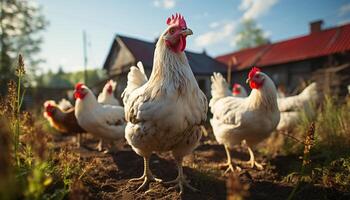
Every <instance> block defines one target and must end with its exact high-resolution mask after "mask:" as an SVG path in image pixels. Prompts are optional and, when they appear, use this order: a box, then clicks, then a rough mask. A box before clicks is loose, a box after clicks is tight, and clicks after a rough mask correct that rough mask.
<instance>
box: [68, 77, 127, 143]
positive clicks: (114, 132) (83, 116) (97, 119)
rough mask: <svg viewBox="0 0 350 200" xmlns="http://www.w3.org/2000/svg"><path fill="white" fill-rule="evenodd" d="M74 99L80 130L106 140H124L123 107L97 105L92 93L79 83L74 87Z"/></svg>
mask: <svg viewBox="0 0 350 200" xmlns="http://www.w3.org/2000/svg"><path fill="white" fill-rule="evenodd" d="M74 97H75V98H76V102H75V116H76V118H77V120H78V124H79V125H80V126H81V127H82V128H84V129H85V130H86V131H87V132H89V133H91V134H93V135H95V136H98V137H101V138H104V139H107V140H120V139H123V138H124V129H125V125H126V123H125V119H124V108H123V107H121V106H112V105H101V104H99V103H98V102H97V100H96V96H95V95H94V94H93V93H92V91H91V90H90V89H89V88H88V87H87V86H85V85H83V84H81V83H78V84H77V85H76V87H75V91H74Z"/></svg>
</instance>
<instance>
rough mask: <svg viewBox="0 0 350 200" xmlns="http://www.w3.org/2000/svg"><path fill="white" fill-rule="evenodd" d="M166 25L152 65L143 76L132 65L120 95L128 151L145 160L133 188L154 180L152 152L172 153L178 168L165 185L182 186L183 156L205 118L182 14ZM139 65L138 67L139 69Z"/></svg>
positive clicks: (191, 147) (193, 143)
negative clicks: (150, 164)
mask: <svg viewBox="0 0 350 200" xmlns="http://www.w3.org/2000/svg"><path fill="white" fill-rule="evenodd" d="M167 25H168V27H167V28H166V30H165V31H164V32H163V33H162V35H161V36H160V38H159V40H158V42H157V44H156V48H155V52H154V62H153V69H152V73H151V75H150V78H149V80H147V78H146V76H145V74H144V71H143V69H142V66H141V65H140V64H139V65H138V66H139V68H137V67H131V69H130V72H129V74H128V83H127V87H126V89H125V91H124V92H123V94H122V97H123V102H124V105H125V116H126V120H127V122H128V123H127V126H126V129H125V137H126V139H127V141H128V143H129V144H130V145H131V146H132V148H133V150H134V151H135V152H136V153H137V154H139V155H140V156H142V157H143V158H144V173H143V175H142V176H141V177H140V178H136V179H131V180H130V181H135V180H143V183H142V185H141V186H140V187H139V188H138V190H140V189H142V188H145V187H146V185H148V183H149V182H150V181H160V180H159V179H156V178H154V176H153V174H152V172H151V171H150V169H149V158H150V156H151V154H152V153H153V152H166V151H171V152H172V155H173V156H174V158H175V161H176V163H177V166H178V176H177V178H176V179H175V180H173V181H170V182H167V183H176V186H175V187H179V188H180V193H182V192H183V187H184V186H187V187H188V188H190V189H192V190H196V189H195V188H193V187H192V186H190V184H189V183H188V181H187V180H186V178H185V176H184V174H183V169H182V160H183V157H184V156H185V155H187V154H189V153H191V152H192V151H193V150H194V149H195V148H196V146H197V145H198V142H199V140H200V138H201V135H202V134H201V128H200V126H201V124H202V123H203V122H204V121H205V120H206V116H207V109H208V106H207V99H206V96H205V95H204V93H203V92H202V91H201V90H200V88H199V86H198V84H197V82H196V79H195V77H194V75H193V73H192V70H191V68H190V65H189V63H188V60H187V57H186V55H185V52H184V50H185V47H186V37H187V36H188V35H192V31H191V30H190V29H189V28H187V25H186V21H185V19H184V18H183V16H181V15H179V14H176V15H175V16H172V17H169V18H168V20H167ZM140 66H141V67H140Z"/></svg>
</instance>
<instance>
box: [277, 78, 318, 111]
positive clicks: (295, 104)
mask: <svg viewBox="0 0 350 200" xmlns="http://www.w3.org/2000/svg"><path fill="white" fill-rule="evenodd" d="M318 100H319V93H318V90H317V84H316V83H315V82H314V83H311V84H310V85H308V86H307V87H306V88H305V89H304V90H303V91H302V92H301V93H300V94H298V95H295V96H290V97H285V98H278V100H277V102H278V108H279V110H280V111H281V112H286V111H295V110H300V109H305V108H307V107H308V106H309V105H310V103H317V101H318Z"/></svg>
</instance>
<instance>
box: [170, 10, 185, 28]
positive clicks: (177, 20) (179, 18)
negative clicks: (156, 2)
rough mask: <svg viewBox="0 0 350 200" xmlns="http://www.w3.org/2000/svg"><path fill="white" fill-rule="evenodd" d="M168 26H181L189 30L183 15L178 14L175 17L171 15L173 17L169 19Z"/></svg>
mask: <svg viewBox="0 0 350 200" xmlns="http://www.w3.org/2000/svg"><path fill="white" fill-rule="evenodd" d="M166 24H168V26H170V25H174V24H175V25H178V26H180V27H181V28H187V25H186V21H185V18H184V17H183V16H182V15H181V14H178V13H176V14H175V16H174V15H171V17H169V18H168V19H167V20H166Z"/></svg>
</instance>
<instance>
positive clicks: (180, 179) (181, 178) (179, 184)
mask: <svg viewBox="0 0 350 200" xmlns="http://www.w3.org/2000/svg"><path fill="white" fill-rule="evenodd" d="M182 159H183V158H179V159H175V160H176V165H177V168H178V175H177V178H176V179H175V180H172V181H168V182H165V183H164V184H173V183H176V185H175V186H173V187H170V188H169V189H168V190H171V189H176V188H180V195H181V194H182V193H183V192H184V187H183V186H186V187H188V188H189V189H191V190H192V191H194V192H197V191H198V189H196V188H194V187H192V186H191V185H190V184H189V181H188V180H186V177H185V175H184V173H183V168H182Z"/></svg>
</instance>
